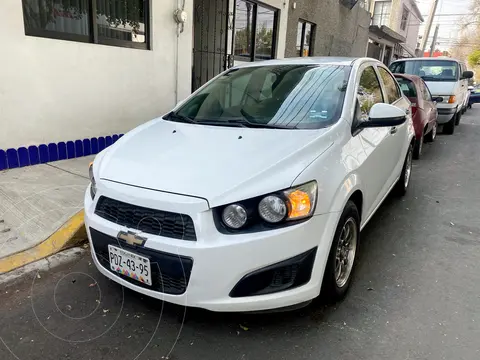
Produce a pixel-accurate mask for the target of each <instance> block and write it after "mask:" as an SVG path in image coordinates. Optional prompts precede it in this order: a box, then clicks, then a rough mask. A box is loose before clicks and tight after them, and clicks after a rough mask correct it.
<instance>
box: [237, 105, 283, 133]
mask: <svg viewBox="0 0 480 360" xmlns="http://www.w3.org/2000/svg"><path fill="white" fill-rule="evenodd" d="M240 113H241V114H242V115H243V116H244V117H245V119H246V120H243V119H232V120H229V122H231V123H237V124H242V125H244V126H245V127H257V128H269V129H291V128H288V127H285V126H280V125H269V124H261V123H258V122H255V118H254V117H253V116H252V115H250V114H249V113H247V112H246V111H245V110H243V109H240Z"/></svg>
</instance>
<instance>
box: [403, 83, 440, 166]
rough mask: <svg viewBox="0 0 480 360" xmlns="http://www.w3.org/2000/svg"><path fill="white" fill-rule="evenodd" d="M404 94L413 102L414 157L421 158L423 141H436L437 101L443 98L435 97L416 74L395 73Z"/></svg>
mask: <svg viewBox="0 0 480 360" xmlns="http://www.w3.org/2000/svg"><path fill="white" fill-rule="evenodd" d="M394 75H395V78H396V79H397V82H398V84H399V85H400V89H401V90H402V92H403V94H404V95H405V96H406V97H407V98H408V100H410V102H411V103H412V118H413V127H414V128H415V138H416V141H415V147H414V149H413V158H414V159H419V158H420V156H421V154H422V149H423V142H424V141H427V142H432V141H435V138H436V136H437V117H438V113H437V101H443V98H441V97H440V98H438V97H433V98H432V95H431V94H430V90H428V86H427V84H425V82H424V81H423V80H422V78H421V77H419V76H416V75H405V74H394Z"/></svg>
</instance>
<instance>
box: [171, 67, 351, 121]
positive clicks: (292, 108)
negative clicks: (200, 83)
mask: <svg viewBox="0 0 480 360" xmlns="http://www.w3.org/2000/svg"><path fill="white" fill-rule="evenodd" d="M350 69H351V68H350V67H349V66H337V65H298V64H297V65H291V64H286V65H275V66H272V65H265V66H253V67H244V68H237V69H232V70H230V71H228V72H226V73H225V74H223V75H221V76H219V77H218V78H216V79H215V80H214V81H212V82H211V83H210V84H208V85H207V86H206V87H205V88H203V89H201V90H200V91H199V92H198V93H197V94H195V95H194V96H193V97H192V98H190V99H189V100H187V101H186V102H185V103H184V104H183V105H182V106H181V107H180V108H179V110H178V111H177V112H171V113H170V114H168V115H167V116H165V117H164V119H166V120H171V121H181V122H190V123H198V124H207V125H217V126H247V127H269V128H284V129H312V128H322V127H326V126H329V125H331V124H332V123H334V122H336V121H337V120H338V119H339V117H340V114H341V110H342V106H343V100H344V97H345V91H346V88H347V81H348V77H349V75H350Z"/></svg>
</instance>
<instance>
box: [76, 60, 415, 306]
mask: <svg viewBox="0 0 480 360" xmlns="http://www.w3.org/2000/svg"><path fill="white" fill-rule="evenodd" d="M409 110H410V102H409V101H408V99H406V97H404V96H403V94H402V92H401V91H400V88H399V87H398V84H397V82H396V81H395V78H394V77H393V75H392V74H391V73H390V71H389V70H388V68H386V67H385V66H384V65H383V64H382V63H381V62H379V61H376V60H372V59H365V58H361V59H350V58H328V57H327V58H299V59H285V60H272V61H266V62H254V63H249V64H244V65H240V66H237V67H234V68H232V69H229V70H227V71H225V72H223V73H222V74H220V75H219V76H217V77H216V78H214V79H213V80H211V81H210V82H208V83H207V84H205V85H204V86H203V87H201V88H200V89H199V90H197V91H196V92H195V93H193V94H192V95H191V96H190V97H188V98H187V99H186V100H185V101H183V102H181V103H180V104H178V105H177V106H176V107H175V108H174V109H173V110H172V111H170V112H169V113H168V114H166V115H165V116H163V117H162V118H158V119H155V120H152V121H150V122H148V123H145V124H143V125H141V126H139V127H138V128H136V129H134V130H132V131H130V132H129V133H127V134H126V135H125V136H123V137H122V138H121V139H120V140H118V141H117V142H116V143H115V144H114V145H112V146H110V147H109V148H107V149H106V150H104V151H102V152H101V153H100V154H98V155H97V157H96V158H95V160H94V162H93V164H92V165H91V166H90V179H91V184H90V185H89V186H88V189H87V191H86V193H85V200H84V201H85V203H84V205H85V224H86V228H87V233H88V238H89V241H90V244H91V248H92V257H93V261H94V263H95V265H96V267H97V268H98V269H99V271H100V272H101V273H102V274H103V275H105V276H107V277H108V278H110V279H112V280H114V281H116V282H118V283H119V284H121V285H123V286H125V287H128V288H130V289H133V290H135V291H137V292H139V293H142V294H144V295H148V296H152V297H154V298H158V299H162V300H165V301H167V302H171V303H176V304H180V305H183V306H192V307H200V308H206V309H209V310H214V311H262V310H268V309H277V308H291V307H297V306H301V305H304V304H306V303H308V302H309V301H311V300H312V299H313V298H315V297H317V296H318V295H319V294H320V292H321V291H322V295H323V296H325V298H326V299H330V300H338V299H341V298H342V297H343V296H345V294H346V292H347V289H348V288H349V285H350V282H351V279H352V271H353V269H354V267H355V261H356V258H357V253H358V247H359V244H360V243H361V242H360V230H361V229H362V228H363V227H364V226H365V225H366V224H367V223H368V221H369V220H370V219H371V217H372V216H373V214H374V213H375V211H376V210H377V208H378V207H379V206H380V204H381V203H382V201H383V200H384V199H385V198H386V196H387V195H388V193H390V191H391V190H392V189H394V190H395V191H396V192H397V193H398V194H400V195H403V194H405V193H406V191H407V188H408V185H409V183H410V178H411V173H412V155H413V142H414V129H413V123H412V118H411V116H410V115H409V114H408V112H409Z"/></svg>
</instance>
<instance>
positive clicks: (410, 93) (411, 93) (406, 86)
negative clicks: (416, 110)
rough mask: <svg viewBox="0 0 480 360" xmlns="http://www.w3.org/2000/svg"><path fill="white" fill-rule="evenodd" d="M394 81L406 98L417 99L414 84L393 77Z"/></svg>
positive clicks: (401, 78) (398, 77)
mask: <svg viewBox="0 0 480 360" xmlns="http://www.w3.org/2000/svg"><path fill="white" fill-rule="evenodd" d="M395 79H397V82H398V85H400V89H401V90H402V92H403V94H404V95H405V96H406V97H408V98H416V97H417V89H416V88H415V84H414V83H413V82H412V81H410V80H408V79H405V78H403V77H400V76H395Z"/></svg>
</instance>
